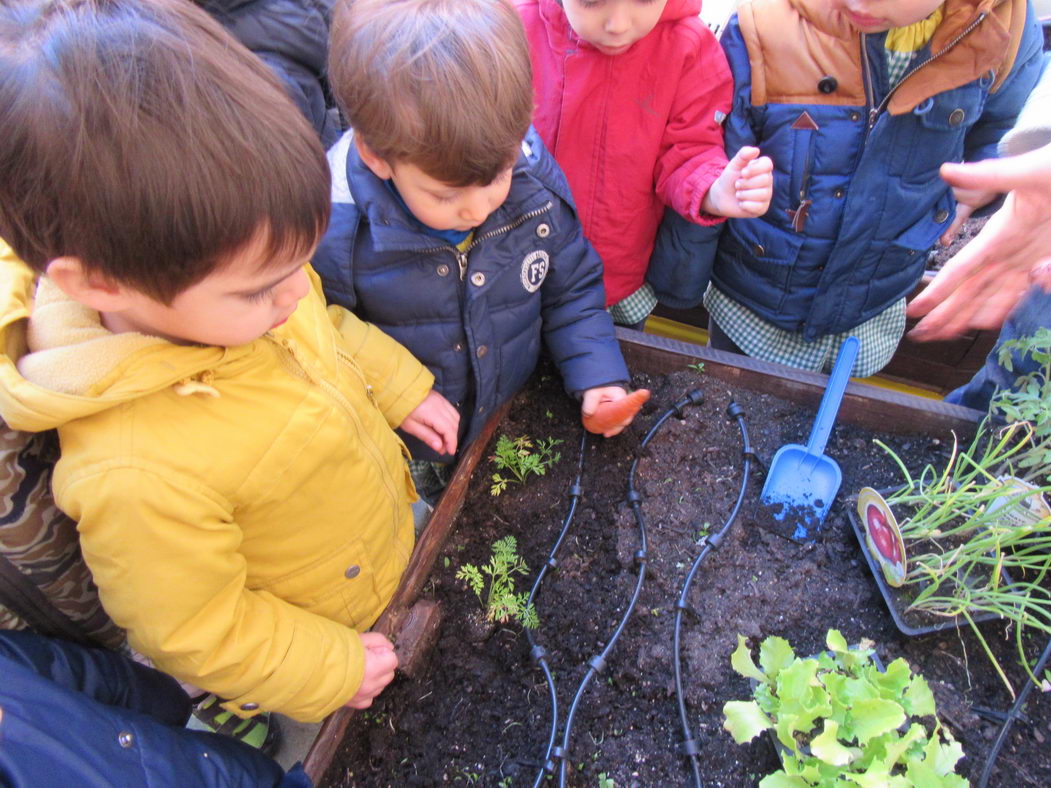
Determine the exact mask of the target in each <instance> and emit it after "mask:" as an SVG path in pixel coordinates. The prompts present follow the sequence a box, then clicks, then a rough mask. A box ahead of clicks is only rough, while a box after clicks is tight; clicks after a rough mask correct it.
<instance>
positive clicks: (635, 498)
mask: <svg viewBox="0 0 1051 788" xmlns="http://www.w3.org/2000/svg"><path fill="white" fill-rule="evenodd" d="M625 500H627V502H628V504H629V505H633V504H636V503H639V502H640V501H642V493H640V492H639V491H638V490H636V489H634V488H632V489H630V490H628V494H627V496H626V497H625Z"/></svg>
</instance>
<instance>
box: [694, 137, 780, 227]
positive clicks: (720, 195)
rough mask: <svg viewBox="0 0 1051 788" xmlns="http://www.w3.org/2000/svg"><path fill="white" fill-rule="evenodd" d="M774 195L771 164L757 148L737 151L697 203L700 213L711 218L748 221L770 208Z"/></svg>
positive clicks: (772, 165)
mask: <svg viewBox="0 0 1051 788" xmlns="http://www.w3.org/2000/svg"><path fill="white" fill-rule="evenodd" d="M773 195H774V163H773V162H772V161H771V160H770V157H769V156H760V155H759V148H755V147H752V146H750V145H748V146H745V147H743V148H741V150H739V151H737V153H736V155H735V156H734V157H733V158H732V159H730V162H729V164H727V165H726V169H724V170H723V172H722V174H721V175H720V176H719V177H718V178H716V180H715V183H713V184H712V185H711V187H710V188H709V189H708V193H707V194H705V195H704V199H703V200H702V201H701V210H702V211H704V212H705V213H709V214H711V215H713V216H726V217H729V218H733V219H752V218H754V217H756V216H762V215H763V214H764V213H766V212H767V210H768V209H769V208H770V199H771V198H772V197H773Z"/></svg>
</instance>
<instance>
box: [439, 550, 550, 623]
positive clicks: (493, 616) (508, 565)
mask: <svg viewBox="0 0 1051 788" xmlns="http://www.w3.org/2000/svg"><path fill="white" fill-rule="evenodd" d="M528 573H529V567H528V566H526V562H525V561H524V560H522V558H521V557H520V556H519V555H518V542H517V541H516V540H515V538H514V537H513V536H505V537H504V538H503V539H498V540H497V541H495V542H493V553H492V556H491V557H490V558H489V563H487V564H483V565H482V566H481V567H480V568H479V567H477V566H475V565H474V564H464V565H463V566H461V567H460V568H459V570H457V572H456V578H457V579H458V580H463V581H464V582H466V583H467V586H468V588H470V589H471V590H472V591H474V593H475V595H476V596H477V597H478V599H479V600H480V601H481V602H482V604H483V606H484V608H485V617H486V618H487V619H488V620H489V621H492V622H494V623H497V624H505V623H507V622H508V621H511V620H514V621H517V622H518V623H519V624H521V625H522V626H523V627H525V628H526V629H536V627H537V626H538V624H539V623H540V622H539V620H538V619H537V615H536V609H535V608H534V607H533V605H531V604H530V603H529V594H527V593H525V592H522V593H515V578H514V576H515V575H525V574H528ZM486 577H488V578H489V591H488V592H486V591H485V585H486ZM483 593H484V594H485V596H484V598H483Z"/></svg>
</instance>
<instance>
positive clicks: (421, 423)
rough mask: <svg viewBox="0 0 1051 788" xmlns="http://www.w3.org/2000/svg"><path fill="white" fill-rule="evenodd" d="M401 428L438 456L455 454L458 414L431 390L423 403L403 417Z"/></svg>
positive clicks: (458, 425)
mask: <svg viewBox="0 0 1051 788" xmlns="http://www.w3.org/2000/svg"><path fill="white" fill-rule="evenodd" d="M401 428H402V429H403V430H405V431H406V432H407V433H409V434H410V435H415V436H416V437H417V438H419V439H420V440H421V441H423V442H424V443H426V444H427V445H428V446H430V447H431V448H432V449H434V450H435V451H436V452H438V453H439V454H456V441H457V437H456V434H457V431H458V430H459V428H460V414H459V412H458V411H457V410H456V408H454V407H453V406H452V403H450V402H449V400H447V399H446V398H445V397H443V396H442V395H441V394H439V393H438V392H437V391H434V390H433V389H432V390H431V391H429V392H427V396H426V397H424V398H423V402H421V403H420V404H419V405H417V406H416V408H415V409H414V410H413V411H412V413H410V414H409V415H408V416H406V417H405V421H403V422H402V423H401Z"/></svg>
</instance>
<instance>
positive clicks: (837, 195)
mask: <svg viewBox="0 0 1051 788" xmlns="http://www.w3.org/2000/svg"><path fill="white" fill-rule="evenodd" d="M844 194H846V192H845V191H844V190H843V189H836V190H835V191H834V192H832V196H833V197H835V198H836V199H837V200H842V199H843V195H844Z"/></svg>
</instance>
